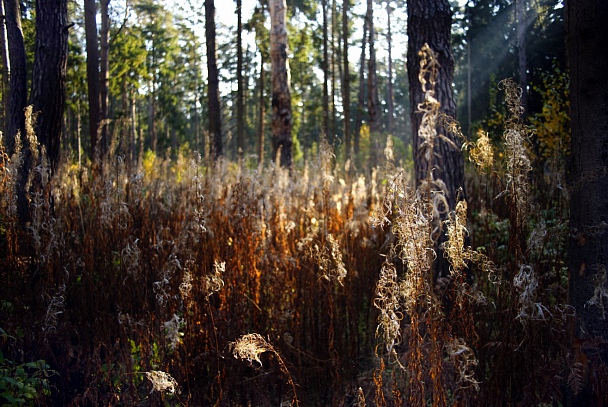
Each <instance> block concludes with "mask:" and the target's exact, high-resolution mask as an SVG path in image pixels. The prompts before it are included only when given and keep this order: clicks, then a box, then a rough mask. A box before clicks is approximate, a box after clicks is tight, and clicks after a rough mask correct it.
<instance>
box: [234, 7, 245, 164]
mask: <svg viewBox="0 0 608 407" xmlns="http://www.w3.org/2000/svg"><path fill="white" fill-rule="evenodd" d="M242 5H243V0H236V15H237V28H236V58H237V60H236V78H237V94H236V114H237V122H236V140H237V143H236V144H237V155H238V158H239V160H240V159H241V158H243V155H244V153H245V143H244V138H245V112H244V110H245V106H244V104H243V101H244V96H245V87H244V83H243V10H242Z"/></svg>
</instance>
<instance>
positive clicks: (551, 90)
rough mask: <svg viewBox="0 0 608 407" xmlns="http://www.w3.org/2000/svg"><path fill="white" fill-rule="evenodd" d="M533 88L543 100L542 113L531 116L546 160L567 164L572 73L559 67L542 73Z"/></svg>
mask: <svg viewBox="0 0 608 407" xmlns="http://www.w3.org/2000/svg"><path fill="white" fill-rule="evenodd" d="M532 89H533V90H534V91H535V92H537V93H538V94H539V95H540V97H541V99H542V110H541V111H540V112H538V113H535V114H534V115H532V116H531V117H530V123H531V124H532V126H533V127H534V129H535V135H536V138H537V140H538V144H539V153H540V156H541V158H542V159H543V160H545V161H550V162H552V163H554V164H558V163H563V161H564V159H565V158H566V157H567V156H568V154H569V150H570V115H569V111H570V92H569V78H568V74H567V73H566V72H564V71H562V70H561V69H560V68H559V67H558V66H554V67H553V70H552V71H548V72H542V73H541V74H540V83H538V84H534V85H533V87H532Z"/></svg>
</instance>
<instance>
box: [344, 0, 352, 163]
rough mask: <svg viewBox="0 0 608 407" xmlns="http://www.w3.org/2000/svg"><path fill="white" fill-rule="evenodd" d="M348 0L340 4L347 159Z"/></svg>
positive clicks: (348, 124) (349, 152) (348, 120)
mask: <svg viewBox="0 0 608 407" xmlns="http://www.w3.org/2000/svg"><path fill="white" fill-rule="evenodd" d="M349 6H350V0H344V3H343V4H342V44H343V45H342V63H343V79H342V105H343V110H344V149H345V151H344V153H345V157H346V158H347V159H349V158H350V156H351V151H350V150H351V134H350V68H349V64H348V8H349Z"/></svg>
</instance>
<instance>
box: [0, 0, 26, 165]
mask: <svg viewBox="0 0 608 407" xmlns="http://www.w3.org/2000/svg"><path fill="white" fill-rule="evenodd" d="M4 6H5V13H6V31H7V39H8V53H9V64H10V66H11V69H12V74H11V79H10V84H9V95H8V96H9V97H8V118H7V119H8V120H7V126H6V133H5V135H6V147H7V150H8V152H9V154H13V152H14V147H15V136H16V135H17V133H20V134H21V139H22V140H23V139H24V137H25V112H24V109H25V107H26V106H27V57H26V54H25V41H24V38H23V30H22V28H21V14H20V11H19V0H4Z"/></svg>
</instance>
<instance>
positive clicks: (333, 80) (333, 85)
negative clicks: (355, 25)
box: [327, 0, 340, 145]
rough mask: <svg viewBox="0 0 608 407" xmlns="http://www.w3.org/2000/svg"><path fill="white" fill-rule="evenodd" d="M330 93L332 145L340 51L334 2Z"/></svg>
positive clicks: (330, 138) (330, 136)
mask: <svg viewBox="0 0 608 407" xmlns="http://www.w3.org/2000/svg"><path fill="white" fill-rule="evenodd" d="M330 43H331V68H330V69H329V73H330V75H331V93H330V96H329V138H328V139H327V140H328V141H329V142H330V144H332V145H333V144H334V139H335V137H336V134H337V132H336V71H337V69H336V57H338V55H339V53H340V51H339V50H336V0H332V2H331V42H330Z"/></svg>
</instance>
